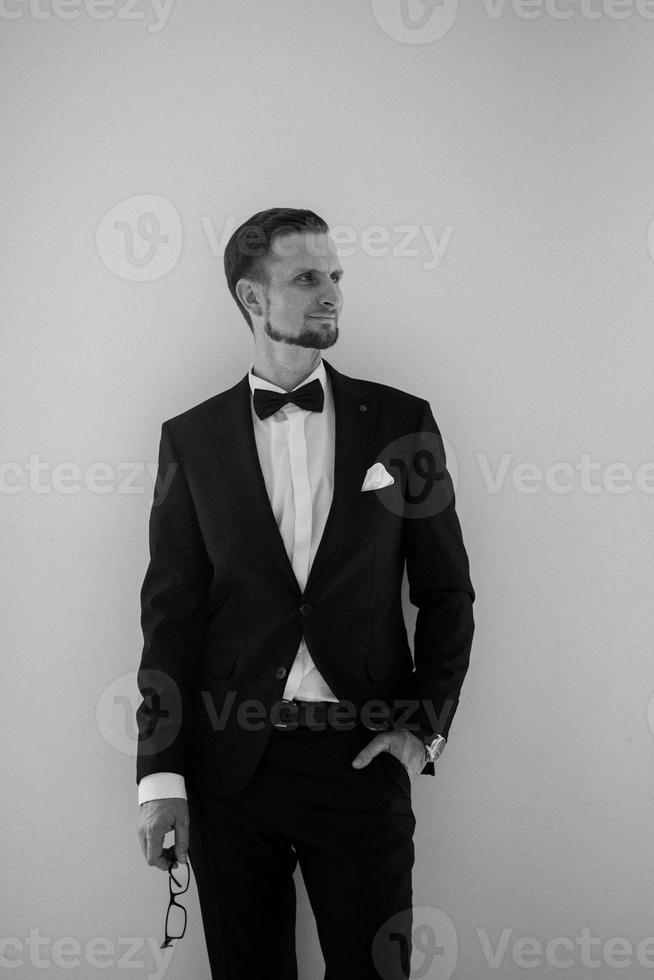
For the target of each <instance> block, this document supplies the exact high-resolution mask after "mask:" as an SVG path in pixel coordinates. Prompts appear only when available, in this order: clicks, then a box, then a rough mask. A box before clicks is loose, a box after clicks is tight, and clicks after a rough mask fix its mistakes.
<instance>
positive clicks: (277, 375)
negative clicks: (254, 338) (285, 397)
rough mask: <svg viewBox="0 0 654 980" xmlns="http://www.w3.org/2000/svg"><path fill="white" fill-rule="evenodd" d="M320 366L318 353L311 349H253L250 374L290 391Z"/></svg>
mask: <svg viewBox="0 0 654 980" xmlns="http://www.w3.org/2000/svg"><path fill="white" fill-rule="evenodd" d="M319 364H320V351H319V350H316V349H315V348H312V347H287V346H286V345H282V344H274V345H270V346H264V347H263V348H262V347H259V346H258V345H257V346H256V348H255V352H254V363H253V366H252V373H253V374H254V375H255V376H256V377H257V378H262V379H263V380H264V381H270V383H271V384H274V385H277V386H278V387H279V388H283V389H284V391H291V390H292V389H293V388H297V386H298V385H300V384H302V382H303V381H304V380H305V378H308V377H309V375H310V374H311V373H312V372H313V371H315V370H316V368H317V367H318V365H319Z"/></svg>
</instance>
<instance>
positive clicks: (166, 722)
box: [136, 422, 211, 783]
mask: <svg viewBox="0 0 654 980" xmlns="http://www.w3.org/2000/svg"><path fill="white" fill-rule="evenodd" d="M149 545H150V562H149V565H148V569H147V572H146V575H145V579H144V582H143V586H142V588H141V627H142V630H143V637H144V645H143V653H142V657H141V663H140V667H139V670H138V674H137V683H138V687H139V691H140V694H141V696H142V699H143V700H142V701H141V703H140V705H139V707H138V709H137V712H136V721H137V727H138V748H137V766H136V770H137V771H136V780H137V783H138V781H139V780H140V779H141V778H142V777H143V776H146V775H150V774H151V773H155V772H167V773H179V774H180V775H182V776H184V775H185V774H186V768H187V767H186V746H187V744H188V736H189V732H190V729H191V726H192V720H193V719H192V717H191V696H190V695H191V691H192V686H193V682H194V677H195V671H196V666H197V662H198V657H199V653H200V650H201V647H202V640H203V636H204V632H205V627H206V621H207V596H208V588H209V582H210V568H211V563H210V561H209V558H208V556H207V553H206V549H205V546H204V541H203V538H202V534H201V531H200V527H199V524H198V520H197V515H196V512H195V507H194V505H193V499H192V496H191V492H190V490H189V486H188V483H187V479H186V476H185V474H184V470H183V468H182V465H181V463H180V460H179V456H178V454H177V452H176V449H175V444H174V442H173V437H172V434H171V432H170V428H169V423H167V422H164V424H163V425H162V428H161V441H160V445H159V464H158V471H157V480H156V484H155V493H154V499H153V503H152V510H151V513H150V523H149Z"/></svg>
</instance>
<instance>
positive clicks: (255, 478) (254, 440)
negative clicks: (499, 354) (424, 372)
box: [137, 208, 475, 980]
mask: <svg viewBox="0 0 654 980" xmlns="http://www.w3.org/2000/svg"><path fill="white" fill-rule="evenodd" d="M225 271H226V275H227V281H228V285H229V288H230V291H231V293H232V296H233V297H234V299H235V300H236V302H237V304H238V305H239V307H240V309H241V312H242V313H243V315H244V317H245V319H246V322H247V323H248V326H249V327H250V330H251V331H252V334H253V339H254V348H255V349H254V360H253V363H252V365H251V367H250V370H249V372H248V374H247V375H245V377H243V378H242V379H241V380H240V381H239V382H238V383H237V384H236V385H234V386H233V387H232V388H230V389H228V390H227V391H224V392H221V393H220V394H218V395H215V396H214V397H212V398H209V399H208V400H207V401H205V402H203V403H201V404H200V405H197V406H195V407H194V408H191V409H190V410H188V411H186V412H184V413H182V414H181V415H179V416H177V417H176V418H174V419H170V420H169V421H167V422H165V423H164V424H163V427H162V434H161V444H160V453H159V474H158V483H157V495H156V496H155V501H154V503H153V507H152V513H151V517H150V555H151V558H150V564H149V567H148V570H147V573H146V576H145V581H144V583H143V588H142V593H141V601H142V626H143V633H144V638H145V645H144V649H143V655H142V660H141V666H140V670H139V676H138V681H139V688H140V691H141V694H142V695H143V702H142V703H141V705H140V707H139V709H138V711H137V720H138V725H139V753H138V762H137V781H138V786H139V803H140V820H139V837H140V841H141V846H142V849H143V852H144V855H145V857H146V859H147V861H148V864H150V865H153V866H155V867H159V868H162V869H164V870H165V869H168V867H169V862H168V861H166V860H165V857H164V854H163V853H162V852H163V841H164V835H165V833H166V832H167V831H169V830H174V832H175V845H174V855H175V858H176V860H177V861H178V862H182V863H185V862H186V859H187V852H188V854H189V855H190V857H191V860H192V864H193V870H194V874H195V878H196V881H197V885H198V894H199V899H200V905H201V909H202V918H203V923H204V929H205V936H206V941H207V948H208V952H209V959H210V962H211V968H212V976H213V977H214V978H224V980H245V978H247V980H252V978H259V977H261V978H263V977H265V978H266V980H295V978H296V977H297V966H296V957H295V936H294V928H295V890H294V884H293V878H292V875H293V871H294V869H295V867H296V865H297V863H298V862H299V864H300V869H301V872H302V876H303V879H304V882H305V884H306V888H307V892H308V895H309V898H310V901H311V905H312V908H313V911H314V914H315V917H316V924H317V928H318V934H319V938H320V943H321V948H322V951H323V954H324V958H325V962H326V974H325V980H373V978H379V977H380V976H382V977H384V978H387V977H391V976H393V977H394V976H397V977H398V978H399V977H402V976H406V975H407V974H408V957H409V953H410V938H411V897H412V891H411V870H412V865H413V858H414V851H413V841H412V837H413V831H414V827H415V818H414V815H413V811H412V808H411V781H412V779H413V778H415V776H416V775H417V774H418V773H420V772H426V773H428V774H431V775H433V774H434V760H435V759H436V758H437V756H438V754H439V752H440V750H441V749H442V746H443V744H444V741H445V739H446V737H447V735H448V732H449V728H450V725H451V722H452V717H453V715H454V711H455V710H456V706H457V703H458V698H459V691H460V688H461V685H462V683H463V679H464V676H465V673H466V671H467V668H468V662H469V655H470V647H471V642H472V635H473V629H474V624H473V617H472V604H473V601H474V598H475V593H474V590H473V587H472V584H471V582H470V578H469V570H468V559H467V555H466V552H465V549H464V545H463V541H462V537H461V530H460V526H459V522H458V519H457V516H456V513H455V509H454V493H453V488H452V483H451V480H450V477H449V474H448V473H447V470H446V468H445V455H444V450H443V444H442V440H441V437H440V434H439V431H438V428H437V426H436V423H435V421H434V418H433V415H432V413H431V409H430V406H429V403H428V402H426V401H425V400H424V399H421V398H418V397H416V396H414V395H411V394H408V393H406V392H403V391H399V390H397V389H395V388H391V387H388V386H386V385H383V384H378V383H375V382H369V381H362V380H356V379H354V378H350V377H347V376H346V375H344V374H341V373H340V372H339V371H337V370H336V369H335V368H333V367H332V365H331V364H329V363H328V362H327V361H325V360H323V359H322V358H321V354H320V352H321V350H325V349H326V348H329V347H331V346H333V344H335V343H336V340H337V338H338V329H339V328H338V319H339V315H340V312H341V309H342V305H343V299H342V294H341V278H342V274H343V271H342V269H341V267H340V263H339V259H338V255H337V252H336V248H335V246H334V242H333V240H332V239H331V238H330V236H329V228H328V226H327V225H326V223H325V222H324V221H323V220H322V219H321V218H319V217H318V216H317V215H315V214H314V213H313V212H311V211H298V210H295V209H281V208H275V209H271V210H269V211H263V212H260V213H259V214H256V215H254V216H253V217H252V218H250V219H249V221H246V222H245V223H244V224H243V225H241V227H240V228H239V229H237V230H236V232H235V233H234V235H233V236H232V238H231V240H230V242H229V243H228V246H227V248H226V251H225ZM405 564H406V569H407V577H408V581H409V594H410V599H411V602H412V603H413V604H414V605H416V606H417V607H418V615H417V621H416V630H415V638H414V654H413V659H412V657H411V652H410V648H409V645H408V641H407V634H406V627H405V623H404V618H403V615H402V607H401V594H400V593H401V584H402V577H403V572H404V567H405ZM394 971H395V972H394ZM312 980H313V978H312Z"/></svg>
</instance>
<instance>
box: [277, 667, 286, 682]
mask: <svg viewBox="0 0 654 980" xmlns="http://www.w3.org/2000/svg"><path fill="white" fill-rule="evenodd" d="M275 677H276V678H277V680H278V681H281V680H283V679H284V677H286V667H278V668H277V670H276V671H275Z"/></svg>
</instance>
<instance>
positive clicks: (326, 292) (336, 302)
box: [320, 279, 341, 310]
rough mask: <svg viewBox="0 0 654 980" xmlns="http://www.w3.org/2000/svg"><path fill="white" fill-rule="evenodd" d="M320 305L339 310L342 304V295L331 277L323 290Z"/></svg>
mask: <svg viewBox="0 0 654 980" xmlns="http://www.w3.org/2000/svg"><path fill="white" fill-rule="evenodd" d="M320 305H321V306H324V307H326V308H327V309H330V310H338V309H339V308H340V305H341V295H340V292H339V290H338V286H337V285H336V283H335V282H334V281H333V280H332V279H330V280H329V281H328V283H326V284H325V285H324V287H323V289H322V290H321V295H320Z"/></svg>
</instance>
